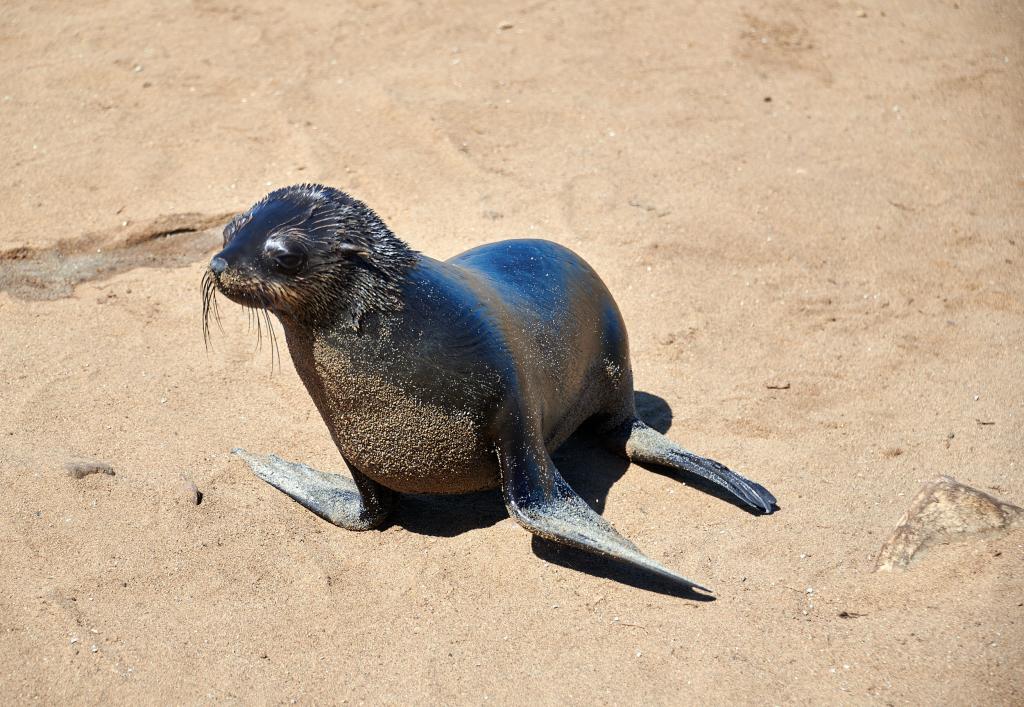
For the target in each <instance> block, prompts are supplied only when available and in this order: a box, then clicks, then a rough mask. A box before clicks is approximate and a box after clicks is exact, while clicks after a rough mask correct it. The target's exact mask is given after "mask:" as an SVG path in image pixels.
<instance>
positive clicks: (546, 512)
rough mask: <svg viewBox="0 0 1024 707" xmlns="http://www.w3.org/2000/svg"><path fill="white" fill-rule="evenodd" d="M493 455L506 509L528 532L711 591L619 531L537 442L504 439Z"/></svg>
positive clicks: (680, 583) (540, 443) (682, 583)
mask: <svg viewBox="0 0 1024 707" xmlns="http://www.w3.org/2000/svg"><path fill="white" fill-rule="evenodd" d="M498 460H499V467H500V470H501V490H502V495H503V496H504V499H505V506H506V507H507V508H508V512H509V515H510V516H512V518H513V519H514V520H515V521H516V522H517V523H519V524H520V525H521V526H523V527H524V528H526V529H527V530H529V531H530V532H531V533H534V534H535V535H539V536H541V537H543V538H547V539H548V540H554V541H555V542H559V543H564V544H566V545H571V546H573V547H577V548H579V549H581V550H585V551H587V552H591V553H594V554H597V555H604V556H606V557H612V558H615V559H617V560H620V561H622V562H625V563H627V564H630V565H633V566H635V567H639V568H641V569H643V570H647V571H648V572H651V573H653V574H655V575H658V576H659V577H663V578H665V579H668V580H671V581H672V582H674V583H676V584H679V585H682V586H684V587H687V588H697V589H702V590H704V591H706V592H709V591H711V590H710V589H707V588H706V587H703V586H701V585H700V584H697V583H696V582H693V581H691V580H689V579H686V578H685V577H681V576H680V575H678V574H676V573H675V572H673V571H672V570H670V569H668V568H667V567H664V566H663V565H661V564H660V563H658V562H655V561H654V560H652V559H651V558H649V557H647V556H645V555H644V554H643V553H642V552H640V550H638V549H637V547H636V546H635V545H634V544H633V543H631V542H630V541H629V540H626V538H624V537H622V536H621V535H619V533H618V531H616V530H615V528H613V527H612V525H611V523H609V522H608V521H606V520H605V519H604V518H602V517H601V516H599V515H598V514H597V513H595V512H594V511H593V510H592V509H591V508H590V506H588V505H587V504H586V502H585V501H584V500H583V499H582V498H580V497H579V495H578V494H577V493H576V492H575V491H573V490H572V487H570V486H569V484H568V483H566V481H565V479H563V478H562V475H561V474H559V473H558V469H556V468H555V465H554V463H553V462H552V461H551V457H550V456H549V455H548V453H547V450H546V449H545V448H544V444H543V443H542V442H537V443H534V444H516V443H506V444H505V445H503V447H502V448H501V449H499V451H498Z"/></svg>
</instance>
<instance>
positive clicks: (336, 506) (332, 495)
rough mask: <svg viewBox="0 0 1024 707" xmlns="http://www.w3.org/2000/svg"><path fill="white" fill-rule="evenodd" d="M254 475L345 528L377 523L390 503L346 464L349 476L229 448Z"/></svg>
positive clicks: (389, 498)
mask: <svg viewBox="0 0 1024 707" xmlns="http://www.w3.org/2000/svg"><path fill="white" fill-rule="evenodd" d="M231 453H232V454H234V455H236V456H238V457H241V458H242V459H243V460H245V463H246V464H248V465H249V468H250V469H252V470H253V472H254V473H255V474H256V476H258V477H260V478H261V479H263V480H264V481H266V482H267V483H268V484H270V485H271V486H273V487H274V488H276V489H278V490H279V491H283V492H284V493H286V494H287V495H289V496H291V497H292V498H293V499H294V500H296V501H298V502H299V503H300V504H301V505H302V506H304V507H306V508H308V509H309V510H311V511H313V513H315V514H317V515H318V516H320V517H321V518H323V519H324V520H326V521H327V522H329V523H333V524H334V525H337V526H339V527H342V528H345V529H347V530H370V529H372V528H376V527H377V526H378V525H380V524H381V523H382V522H383V521H384V519H385V518H386V517H387V515H388V512H389V511H390V510H391V506H392V493H391V491H390V490H388V489H386V488H384V487H383V486H381V485H380V484H378V483H376V482H375V481H372V480H371V479H368V478H367V477H365V476H363V475H362V474H360V473H359V472H358V471H356V470H355V469H352V468H351V467H350V469H349V470H350V471H351V472H352V478H351V479H349V478H348V477H345V476H341V475H339V474H325V473H324V472H322V471H317V470H316V469H314V468H312V467H310V466H306V465H305V464H297V463H295V462H289V461H285V460H284V459H281V458H280V457H278V456H277V455H275V454H268V455H266V456H260V455H257V454H250V453H249V452H247V451H245V450H244V449H232V450H231Z"/></svg>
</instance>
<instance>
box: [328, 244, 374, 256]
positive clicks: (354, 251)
mask: <svg viewBox="0 0 1024 707" xmlns="http://www.w3.org/2000/svg"><path fill="white" fill-rule="evenodd" d="M335 247H336V248H337V252H338V253H339V254H341V255H345V256H356V255H358V256H360V257H363V258H365V257H366V256H368V255H369V254H370V249H369V248H367V247H366V246H362V245H358V244H356V243H350V242H349V241H342V242H341V243H339V244H338V245H337V246H335Z"/></svg>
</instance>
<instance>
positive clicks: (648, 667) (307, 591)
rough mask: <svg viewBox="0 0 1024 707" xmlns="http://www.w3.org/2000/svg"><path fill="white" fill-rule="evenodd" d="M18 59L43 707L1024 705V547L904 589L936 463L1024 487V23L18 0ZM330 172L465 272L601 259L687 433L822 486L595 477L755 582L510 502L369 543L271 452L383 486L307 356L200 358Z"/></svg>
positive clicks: (21, 346)
mask: <svg viewBox="0 0 1024 707" xmlns="http://www.w3.org/2000/svg"><path fill="white" fill-rule="evenodd" d="M0 37H2V41H0V77H2V80H0V93H2V95H0V126H2V127H0V132H2V136H3V139H2V141H0V158H2V162H3V165H4V169H3V171H2V172H0V184H2V193H3V199H2V200H0V223H2V224H3V228H2V230H0V289H2V291H0V331H2V334H0V360H2V362H3V375H2V376H0V489H2V490H0V564H2V568H3V572H2V577H0V695H3V696H4V698H5V701H6V702H18V703H26V702H30V701H34V700H35V701H40V702H43V703H67V702H71V703H136V702H143V703H200V702H206V701H209V700H214V701H225V702H257V703H288V702H292V701H294V702H297V703H328V704H331V703H333V704H339V703H347V704H360V703H366V704H379V703H392V704H416V703H443V704H466V703H473V704H484V703H496V704H557V703H576V704H622V705H627V704H698V703H699V704H705V703H718V704H723V703H746V704H754V703H757V704H767V703H780V704H781V703H793V704H812V703H813V704H825V703H830V704H834V703H844V704H867V703H880V704H881V703H884V704H938V703H961V704H969V703H971V704H978V703H986V704H1014V703H1015V704H1020V703H1021V702H1022V701H1024V647H1022V646H1024V640H1022V639H1024V577H1022V567H1024V532H1022V531H1020V530H1016V531H1011V532H1008V533H1003V534H998V535H994V536H990V537H982V538H975V539H973V540H972V541H969V542H965V543H953V544H949V545H946V546H941V547H936V548H932V549H931V550H929V551H927V552H926V553H925V554H924V555H923V556H922V557H921V558H920V560H919V561H918V562H916V563H915V564H914V565H913V566H912V567H911V568H910V569H909V570H908V571H906V572H893V573H875V572H874V571H873V568H874V558H875V555H876V553H877V552H878V549H879V547H880V545H881V543H882V542H883V541H884V540H885V538H886V537H887V536H888V533H889V532H890V531H891V529H892V527H893V526H894V524H895V523H896V522H897V520H898V519H899V518H900V516H901V515H902V514H903V512H904V511H905V510H906V508H907V506H908V505H909V503H910V499H911V498H912V497H913V496H914V494H915V493H916V492H917V490H918V489H919V488H920V486H921V485H922V484H923V483H924V482H925V481H927V480H929V479H931V478H934V477H935V476H937V475H938V474H941V473H946V474H950V475H952V476H954V477H956V478H957V479H958V480H960V481H962V482H964V483H967V484H970V485H972V486H975V487H977V488H979V489H981V490H983V491H986V492H988V493H991V494H993V495H995V496H997V497H999V498H1001V499H1003V500H1006V501H1009V502H1013V503H1017V504H1018V505H1022V504H1024V478H1022V474H1021V472H1022V463H1024V462H1022V461H1021V452H1022V451H1024V445H1022V442H1021V440H1022V439H1024V355H1022V354H1024V351H1022V348H1024V346H1022V343H1024V278H1022V277H1021V272H1022V269H1021V265H1022V262H1024V171H1022V164H1024V161H1022V157H1024V81H1022V78H1024V70H1022V67H1024V7H1022V6H1021V5H1020V4H1019V3H1009V2H996V3H968V2H961V3H954V2H948V1H947V2H941V3H939V2H923V1H920V0H909V1H908V2H903V3H888V2H882V3H876V2H865V3H853V2H850V3H847V2H817V1H815V2H808V3H794V2H786V3H763V2H754V3H739V2H733V1H731V0H726V1H725V2H720V3H695V2H679V3H668V2H665V3H624V4H614V5H613V4H611V3H597V2H594V3H585V2H578V1H575V0H569V1H567V2H563V3H544V2H534V3H524V4H521V5H520V6H517V7H512V6H510V5H509V4H507V3H497V2H478V3H462V4H461V6H455V4H454V3H430V2H418V3H412V2H410V3H395V2H354V3H345V4H341V3H319V4H309V5H305V4H304V5H301V6H300V5H298V4H295V5H289V4H285V3H273V2H256V3H238V4H232V3H227V2H220V1H219V0H212V1H207V0H196V1H195V2H172V3H146V2H141V1H140V0H127V1H126V2H122V3H74V4H72V3H34V4H33V3H26V2H19V1H14V2H8V3H5V4H4V6H3V8H2V9H0ZM302 181H318V182H324V183H327V184H331V185H334V186H337V187H339V188H342V189H345V190H346V191H349V192H351V193H352V194H354V195H355V196H357V197H359V198H361V199H363V200H364V201H366V202H367V203H369V204H371V205H372V206H373V207H374V208H375V209H376V210H377V211H378V212H379V213H380V214H381V215H382V216H383V217H384V218H385V219H386V221H387V222H388V223H389V224H390V225H391V226H392V228H393V229H394V230H395V232H396V233H398V234H399V235H400V236H402V237H403V238H405V239H406V240H408V241H409V242H410V243H411V244H412V245H413V246H414V247H415V248H417V249H419V250H422V251H424V252H426V253H429V254H431V255H433V256H436V257H449V256H451V255H453V254H455V253H457V252H459V251H461V250H463V249H465V248H467V247H471V246H474V245H477V244H480V243H484V242H487V241H493V240H498V239H501V238H507V237H523V236H529V237H543V238H548V239H551V240H555V241H558V242H560V243H563V244H565V245H568V246H569V247H571V248H573V249H575V250H576V251H578V252H579V253H580V254H582V255H583V256H584V257H585V258H586V259H587V260H588V261H589V262H590V263H592V264H593V265H594V267H595V268H596V269H597V270H598V271H599V272H600V273H601V274H602V277H603V278H604V279H605V281H606V282H607V284H608V285H609V287H610V289H611V290H612V292H613V293H614V295H615V296H616V298H617V300H618V302H619V304H620V306H621V308H622V311H623V314H624V316H625V319H626V322H627V325H628V327H629V330H630V336H631V342H632V349H633V361H634V368H635V371H636V379H637V386H638V388H639V389H640V390H642V391H645V392H646V393H648V394H649V395H648V396H646V397H644V398H643V402H644V409H645V411H646V413H647V414H648V415H650V416H653V417H657V418H659V420H660V422H661V424H662V425H663V426H664V425H668V424H670V428H669V431H668V434H669V435H670V436H671V437H672V438H673V439H675V440H677V441H679V442H681V443H682V444H684V445H686V446H688V447H689V448H691V449H693V450H694V451H697V452H699V453H703V454H706V455H709V456H713V457H715V458H717V459H720V460H721V461H723V462H725V463H727V464H729V465H730V466H731V467H733V468H735V469H737V470H740V471H742V472H743V473H745V474H747V475H749V476H750V477H752V478H754V479H757V480H758V481H760V482H762V483H764V484H765V485H766V486H767V487H768V488H770V489H771V490H772V491H773V492H774V493H775V495H776V496H778V498H779V501H780V505H781V510H780V512H778V513H777V514H775V515H773V516H770V517H755V516H752V515H749V514H747V513H745V512H743V511H742V510H740V509H738V508H736V507H735V506H733V505H730V504H728V503H724V502H722V501H720V500H718V499H715V498H713V497H711V496H708V495H707V494H704V493H701V492H699V491H697V490H695V489H694V488H692V487H691V486H688V485H684V484H682V483H680V481H679V480H678V479H674V478H670V477H668V476H664V475H660V474H656V473H651V472H649V471H647V470H645V469H642V468H639V467H636V466H632V467H628V468H627V467H626V466H625V465H624V464H622V463H620V462H618V461H617V460H615V459H610V458H608V457H607V456H606V455H604V454H603V453H601V452H596V451H591V450H589V449H588V448H587V447H586V446H585V445H580V444H577V445H575V446H574V447H573V448H572V449H570V450H568V451H567V452H565V453H562V454H560V455H559V457H558V463H559V465H560V466H561V468H562V469H563V471H564V473H565V475H566V477H567V478H568V479H569V480H570V482H571V483H573V484H574V485H575V486H576V487H577V488H578V489H580V490H581V491H582V492H583V493H584V495H586V497H587V500H588V501H590V502H592V503H593V505H594V506H595V508H597V509H598V510H599V511H601V512H602V513H603V514H604V515H605V516H606V517H607V518H608V519H609V520H611V521H612V522H613V523H614V524H615V525H616V526H617V527H618V528H619V529H620V530H621V531H622V532H623V533H624V534H625V535H626V536H627V537H629V538H630V539H632V540H633V541H635V542H636V543H637V544H638V545H639V546H640V547H641V548H642V549H644V550H645V551H646V552H648V553H649V554H650V555H651V556H652V557H654V558H655V559H657V560H659V561H661V562H663V563H664V564H666V565H668V566H670V567H672V568H674V569H676V570H678V571H680V572H681V573H682V574H685V575H687V576H690V577H693V578H694V579H696V580H697V581H700V582H702V583H704V584H707V585H709V586H711V587H712V588H713V589H714V590H715V593H716V594H715V596H716V599H715V600H714V601H709V602H698V601H694V600H692V599H688V598H686V597H680V596H677V595H675V594H673V593H672V592H669V591H666V590H665V589H664V587H662V586H661V585H656V584H653V583H651V582H648V581H646V580H645V579H644V578H643V577H638V576H637V575H635V574H632V573H630V572H626V571H622V570H619V569H616V568H615V567H613V566H610V565H608V564H606V563H601V562H593V561H590V560H588V559H586V558H582V557H581V556H580V555H579V554H576V553H573V552H570V551H558V550H554V549H552V547H551V546H550V545H547V544H544V543H537V542H534V541H532V540H531V538H530V535H529V534H528V533H527V532H525V531H524V530H522V529H521V528H519V527H518V526H516V525H515V524H514V523H513V522H512V521H511V520H509V519H508V518H507V516H506V514H505V512H504V508H503V506H502V505H501V502H500V499H499V498H498V497H497V496H495V495H494V494H481V495H475V496H470V497H463V498H440V499H438V498H430V497H415V498H408V499H404V501H403V504H402V507H401V509H400V511H399V512H398V514H397V515H396V517H395V519H394V522H393V523H392V524H390V525H389V526H388V527H386V528H385V529H383V530H381V531H371V532H367V533H361V534H360V533H350V532H346V531H343V530H340V529H338V528H335V527H333V526H330V525H328V524H326V523H325V522H323V521H321V520H320V519H318V518H316V517H315V516H313V515H312V514H310V513H308V512H307V511H305V510H304V509H302V508H301V507H300V506H298V505H297V504H295V503H293V502H291V501H290V500H289V499H287V498H285V497H284V496H282V495H281V494H280V493H278V492H276V491H275V490H274V489H272V488H270V487H268V486H267V485H265V484H263V483H262V482H261V481H259V480H258V479H256V478H255V477H254V476H253V475H252V474H251V473H250V472H249V471H248V470H247V468H246V467H245V466H244V464H243V463H242V462H241V461H240V460H238V459H236V458H234V457H232V456H231V455H230V453H229V450H230V449H231V448H232V447H235V446H242V447H245V448H247V449H250V450H252V451H254V452H261V453H266V452H276V453H278V454H281V455H282V456H284V457H286V458H289V459H295V460H299V461H303V462H306V463H309V464H312V465H314V466H317V467H319V468H322V469H329V470H341V469H342V468H343V466H342V462H341V460H340V458H339V457H338V454H337V452H336V450H335V449H334V448H333V446H332V444H331V441H330V438H329V436H328V434H327V431H326V429H325V427H324V426H323V424H322V422H321V420H320V419H319V417H318V415H317V414H316V411H315V410H314V408H313V404H312V402H311V401H310V400H309V398H308V396H307V395H306V393H305V391H304V390H303V389H302V386H301V383H300V382H299V380H298V378H297V376H296V375H295V371H294V369H293V368H292V366H291V363H290V361H289V360H288V356H287V352H283V353H284V354H285V355H284V361H283V362H282V365H281V367H280V370H277V369H276V368H275V369H274V370H272V368H271V361H270V353H269V351H268V349H267V347H266V346H264V348H263V349H262V351H260V352H258V353H254V352H253V347H254V344H255V337H254V336H253V335H251V334H249V333H247V332H246V320H245V316H244V314H243V312H242V311H241V310H240V309H239V308H237V307H232V306H231V305H230V303H228V302H226V301H225V302H222V305H223V306H222V312H223V314H224V319H225V332H224V333H219V332H216V331H215V337H214V342H213V344H214V348H213V349H212V350H211V351H210V352H206V351H205V350H204V346H203V341H202V336H201V325H200V297H199V280H200V276H201V273H202V270H203V267H204V263H205V262H206V260H207V258H208V257H209V255H210V254H211V253H213V252H214V251H215V249H216V244H217V242H218V239H219V235H218V231H217V229H212V230H210V229H209V225H210V224H211V223H219V222H221V219H222V218H223V215H224V214H227V213H230V212H233V211H237V210H240V209H243V208H245V207H246V206H247V205H248V204H250V203H251V202H252V201H254V200H255V199H257V198H259V197H260V196H262V195H263V194H264V193H265V192H266V191H269V190H270V189H271V188H274V187H278V186H283V185H285V184H289V183H295V182H302ZM168 224H170V226H168ZM129 244H131V245H129ZM94 251H96V252H95V256H97V257H95V258H94V257H93V255H94ZM69 258H70V259H71V260H69ZM62 263H63V265H62ZM652 396H654V397H652ZM83 458H84V459H92V460H98V461H103V462H107V463H109V464H110V465H111V466H112V467H113V470H114V472H115V474H114V475H113V476H110V475H107V474H91V475H88V476H86V477H85V478H82V479H77V480H76V479H74V478H71V477H70V476H68V474H67V472H66V471H65V470H64V464H65V463H66V462H67V461H69V460H72V459H83ZM183 475H184V476H185V477H187V478H188V479H191V480H192V481H193V482H194V483H195V485H196V487H197V488H198V490H199V491H200V492H201V493H202V495H203V496H202V502H201V503H199V504H198V505H196V504H195V503H194V501H193V500H190V499H194V496H191V495H190V494H188V493H185V492H184V490H183V484H185V483H186V482H184V481H183Z"/></svg>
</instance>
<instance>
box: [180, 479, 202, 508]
mask: <svg viewBox="0 0 1024 707" xmlns="http://www.w3.org/2000/svg"><path fill="white" fill-rule="evenodd" d="M178 495H179V496H180V497H181V500H182V501H184V502H185V503H189V504H191V505H193V506H198V505H199V504H200V503H201V502H202V500H203V494H202V492H201V491H200V490H199V487H197V486H196V484H195V482H194V481H192V479H190V478H188V475H187V474H184V473H183V474H182V475H181V480H180V481H179V482H178Z"/></svg>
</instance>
